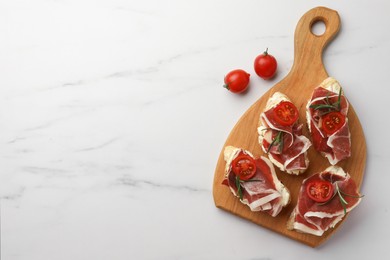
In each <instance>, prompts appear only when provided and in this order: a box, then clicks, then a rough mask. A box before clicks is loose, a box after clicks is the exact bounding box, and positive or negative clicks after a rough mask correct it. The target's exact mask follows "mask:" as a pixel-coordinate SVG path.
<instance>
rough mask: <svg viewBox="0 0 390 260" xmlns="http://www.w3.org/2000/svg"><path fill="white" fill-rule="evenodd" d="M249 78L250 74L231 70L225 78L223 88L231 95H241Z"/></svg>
mask: <svg viewBox="0 0 390 260" xmlns="http://www.w3.org/2000/svg"><path fill="white" fill-rule="evenodd" d="M249 77H250V74H249V73H247V72H246V71H244V70H240V69H238V70H232V71H230V72H229V73H228V74H227V75H226V76H225V79H224V81H225V85H223V87H224V88H226V89H228V90H230V91H231V92H233V93H241V92H243V91H245V90H246V89H247V87H248V84H249Z"/></svg>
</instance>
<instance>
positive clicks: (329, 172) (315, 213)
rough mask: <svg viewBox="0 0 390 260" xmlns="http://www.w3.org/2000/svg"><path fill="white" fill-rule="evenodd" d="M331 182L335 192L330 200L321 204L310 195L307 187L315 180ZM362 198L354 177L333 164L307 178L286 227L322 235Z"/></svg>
mask: <svg viewBox="0 0 390 260" xmlns="http://www.w3.org/2000/svg"><path fill="white" fill-rule="evenodd" d="M321 181H325V182H328V183H329V182H330V183H331V185H333V187H334V189H333V191H334V193H333V192H332V194H331V195H333V196H332V197H331V198H330V199H329V200H328V201H326V202H323V203H319V202H316V201H314V200H313V199H312V198H310V196H309V195H308V191H307V186H308V185H310V183H313V182H321ZM360 201H361V195H360V194H359V192H358V190H357V186H356V184H355V182H354V180H353V179H351V176H350V175H349V174H348V173H346V172H344V170H343V169H342V168H340V167H338V166H330V167H328V168H327V169H326V170H325V171H323V172H321V173H316V174H314V175H312V176H310V177H309V178H306V179H305V180H304V181H303V183H302V186H301V189H300V192H299V196H298V203H297V206H296V207H295V209H294V210H293V212H292V214H291V216H290V219H289V221H288V223H287V228H288V229H290V230H296V231H299V232H303V233H308V234H313V235H316V236H322V234H323V233H324V232H325V231H327V230H328V229H329V228H333V227H334V226H335V225H336V224H337V223H338V222H339V221H341V220H342V218H343V217H344V215H345V214H346V213H347V212H350V211H351V210H352V209H354V208H355V207H356V206H357V205H358V204H359V203H360Z"/></svg>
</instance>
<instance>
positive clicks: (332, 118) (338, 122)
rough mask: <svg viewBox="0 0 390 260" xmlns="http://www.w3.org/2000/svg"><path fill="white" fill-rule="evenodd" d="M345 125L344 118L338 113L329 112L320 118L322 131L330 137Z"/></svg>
mask: <svg viewBox="0 0 390 260" xmlns="http://www.w3.org/2000/svg"><path fill="white" fill-rule="evenodd" d="M344 123H345V116H344V115H343V114H341V113H340V112H330V113H328V114H325V115H324V116H323V117H322V130H323V131H324V132H325V133H326V134H328V135H332V134H334V133H335V132H336V131H337V130H339V129H340V128H341V127H342V126H343V125H344Z"/></svg>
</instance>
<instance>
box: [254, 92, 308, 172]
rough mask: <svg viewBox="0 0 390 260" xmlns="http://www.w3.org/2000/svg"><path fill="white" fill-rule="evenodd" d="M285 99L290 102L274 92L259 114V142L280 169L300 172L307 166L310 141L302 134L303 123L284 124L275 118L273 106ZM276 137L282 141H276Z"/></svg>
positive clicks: (282, 95)
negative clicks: (264, 108)
mask: <svg viewBox="0 0 390 260" xmlns="http://www.w3.org/2000/svg"><path fill="white" fill-rule="evenodd" d="M285 101H288V102H291V101H290V100H289V98H288V97H287V96H286V95H284V94H282V93H280V92H275V93H274V94H273V96H272V97H271V98H270V99H269V100H268V102H267V105H266V110H265V111H264V112H263V113H262V114H261V115H260V127H259V128H258V133H259V143H260V145H261V147H262V149H263V151H264V152H265V153H267V154H268V157H269V159H270V160H271V162H272V163H273V164H275V165H276V166H277V167H278V168H279V169H280V170H281V171H285V172H287V173H289V174H301V173H303V172H304V171H305V170H306V169H307V168H308V166H309V160H308V158H307V150H308V149H309V147H310V146H311V142H310V140H309V139H308V138H306V137H305V136H304V135H303V134H302V126H303V125H302V124H299V123H298V121H294V122H291V124H289V125H285V124H280V123H279V122H278V120H275V108H277V106H278V104H280V103H281V102H285ZM278 138H279V139H280V140H282V141H278V140H279V139H278ZM275 140H276V141H275Z"/></svg>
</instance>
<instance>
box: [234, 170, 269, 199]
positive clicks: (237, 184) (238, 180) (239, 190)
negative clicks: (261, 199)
mask: <svg viewBox="0 0 390 260" xmlns="http://www.w3.org/2000/svg"><path fill="white" fill-rule="evenodd" d="M256 181H260V182H264V180H258V179H249V180H241V179H240V177H238V176H236V187H237V193H238V197H240V200H242V199H243V195H242V189H241V183H243V182H256Z"/></svg>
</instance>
